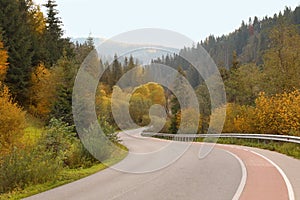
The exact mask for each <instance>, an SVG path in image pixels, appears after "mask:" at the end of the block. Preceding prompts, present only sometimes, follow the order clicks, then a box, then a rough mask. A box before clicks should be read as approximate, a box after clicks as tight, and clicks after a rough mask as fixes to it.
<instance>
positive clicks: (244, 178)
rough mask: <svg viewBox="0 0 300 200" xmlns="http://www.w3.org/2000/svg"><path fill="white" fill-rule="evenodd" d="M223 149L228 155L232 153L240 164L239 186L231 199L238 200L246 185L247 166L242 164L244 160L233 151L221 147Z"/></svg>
mask: <svg viewBox="0 0 300 200" xmlns="http://www.w3.org/2000/svg"><path fill="white" fill-rule="evenodd" d="M222 150H223V151H225V152H227V153H229V154H230V155H232V156H233V157H234V158H235V159H237V160H238V162H239V164H240V166H241V169H242V178H241V182H240V184H239V187H238V189H237V190H236V192H235V194H234V196H233V198H232V200H239V198H240V196H241V195H242V192H243V190H244V188H245V185H246V180H247V168H246V166H245V164H244V162H243V161H242V159H240V158H239V157H238V156H237V155H235V154H234V153H232V152H230V151H228V150H224V149H222Z"/></svg>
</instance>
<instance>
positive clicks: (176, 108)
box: [169, 66, 186, 134]
mask: <svg viewBox="0 0 300 200" xmlns="http://www.w3.org/2000/svg"><path fill="white" fill-rule="evenodd" d="M177 71H178V75H177V77H176V80H175V83H174V90H176V91H178V93H179V94H181V95H183V94H184V91H182V88H183V87H182V86H183V84H184V83H183V77H185V76H186V75H185V73H184V71H183V70H182V68H181V66H179V67H178V70H177ZM180 109H181V107H180V104H179V101H178V99H177V97H176V96H175V95H173V96H172V98H171V112H172V117H171V125H170V128H169V132H170V133H172V134H176V133H177V131H178V127H179V124H178V116H180Z"/></svg>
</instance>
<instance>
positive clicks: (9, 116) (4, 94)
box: [0, 82, 25, 155]
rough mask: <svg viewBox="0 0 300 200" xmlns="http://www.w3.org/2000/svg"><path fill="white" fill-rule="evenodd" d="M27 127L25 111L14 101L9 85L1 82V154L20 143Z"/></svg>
mask: <svg viewBox="0 0 300 200" xmlns="http://www.w3.org/2000/svg"><path fill="white" fill-rule="evenodd" d="M24 127H25V112H24V111H23V110H22V108H21V107H19V106H18V105H17V104H16V103H14V102H13V100H12V97H11V95H10V93H9V89H8V87H6V86H4V85H3V84H2V83H1V82H0V154H1V155H3V154H6V153H9V152H10V150H11V149H12V147H14V146H18V145H20V143H19V142H18V141H19V139H20V138H21V137H22V136H23V134H24V132H23V130H24Z"/></svg>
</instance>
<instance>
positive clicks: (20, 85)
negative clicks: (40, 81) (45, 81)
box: [0, 0, 34, 106]
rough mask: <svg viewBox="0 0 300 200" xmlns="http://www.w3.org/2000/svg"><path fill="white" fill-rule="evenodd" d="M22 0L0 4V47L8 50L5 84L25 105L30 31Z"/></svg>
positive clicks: (27, 85) (30, 49)
mask: <svg viewBox="0 0 300 200" xmlns="http://www.w3.org/2000/svg"><path fill="white" fill-rule="evenodd" d="M28 22H29V17H28V5H27V2H26V1H25V0H18V1H17V0H2V1H0V26H1V27H2V28H3V32H4V34H3V40H4V46H6V47H7V48H8V55H9V58H8V63H9V67H8V71H7V75H6V84H7V85H8V86H9V88H10V90H11V92H12V94H13V95H14V96H15V98H16V100H17V101H18V102H19V103H20V104H21V105H22V106H26V105H27V103H28V102H27V101H28V94H29V92H28V89H29V87H30V84H29V83H30V75H31V71H32V57H33V55H34V50H33V47H32V29H31V26H30V24H29V23H28Z"/></svg>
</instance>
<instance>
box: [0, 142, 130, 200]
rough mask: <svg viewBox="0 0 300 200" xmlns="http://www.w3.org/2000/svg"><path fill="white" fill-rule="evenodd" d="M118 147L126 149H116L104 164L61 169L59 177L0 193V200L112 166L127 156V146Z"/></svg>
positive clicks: (80, 177) (28, 194)
mask: <svg viewBox="0 0 300 200" xmlns="http://www.w3.org/2000/svg"><path fill="white" fill-rule="evenodd" d="M120 147H121V148H122V149H124V150H126V151H118V153H117V154H114V155H113V156H112V158H111V159H109V160H107V161H106V162H105V163H106V165H104V164H102V163H98V164H95V165H93V166H92V167H90V168H85V169H82V168H80V169H63V170H62V171H61V172H60V175H59V178H58V179H55V180H52V181H49V182H46V183H43V184H38V185H29V186H28V187H26V188H25V189H24V190H14V191H13V192H10V193H5V194H0V200H7V199H11V200H18V199H22V198H26V197H29V196H32V195H35V194H38V193H41V192H44V191H47V190H50V189H53V188H55V187H58V186H61V185H64V184H67V183H71V182H74V181H76V180H79V179H82V178H84V177H87V176H89V175H92V174H94V173H96V172H99V171H101V170H103V169H106V168H107V167H109V166H112V165H114V164H116V163H118V162H119V161H121V160H123V159H124V158H125V157H126V156H127V151H128V150H127V148H126V147H125V146H122V145H120Z"/></svg>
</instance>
